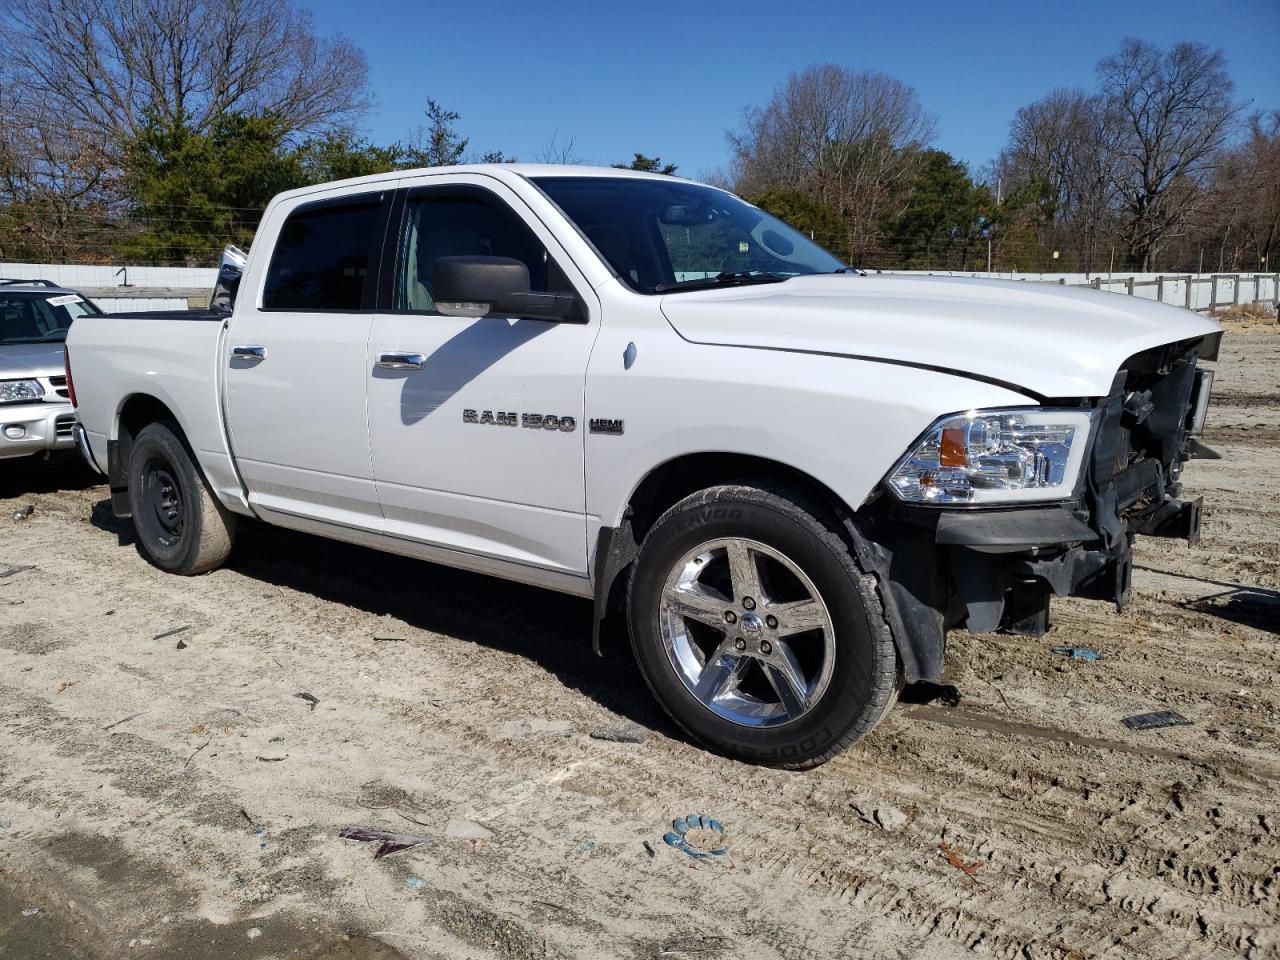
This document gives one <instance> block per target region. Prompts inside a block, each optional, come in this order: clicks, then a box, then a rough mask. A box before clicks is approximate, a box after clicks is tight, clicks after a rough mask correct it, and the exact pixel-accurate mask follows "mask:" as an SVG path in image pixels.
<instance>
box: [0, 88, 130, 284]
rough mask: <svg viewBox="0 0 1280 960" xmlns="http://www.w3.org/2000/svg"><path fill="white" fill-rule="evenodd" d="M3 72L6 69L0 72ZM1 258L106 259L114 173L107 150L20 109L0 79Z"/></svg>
mask: <svg viewBox="0 0 1280 960" xmlns="http://www.w3.org/2000/svg"><path fill="white" fill-rule="evenodd" d="M0 69H2V68H0ZM0 116H3V117H4V118H5V122H4V123H3V124H0V259H5V260H9V259H65V258H67V257H68V256H69V255H70V254H71V253H72V252H73V251H76V252H81V253H84V252H87V254H88V255H89V256H97V255H102V256H104V257H105V255H106V247H107V241H108V239H109V235H110V234H111V233H112V232H113V228H114V227H116V226H118V225H115V224H110V223H108V221H107V216H108V213H109V211H110V205H111V197H112V195H113V194H112V187H113V186H114V181H115V172H114V170H113V168H112V167H111V165H110V163H109V161H108V159H107V157H106V154H105V152H104V151H103V149H102V146H101V143H100V142H99V141H98V139H97V138H95V137H94V136H92V135H91V134H89V133H87V132H86V131H84V130H82V129H78V128H75V127H68V126H66V125H64V124H61V123H59V122H57V117H54V116H51V115H50V112H49V109H48V107H47V106H45V105H43V104H41V103H39V102H36V103H26V104H20V102H19V98H18V94H17V92H16V90H15V89H14V87H13V86H12V85H11V84H10V83H9V82H8V80H7V78H6V77H4V76H3V75H0Z"/></svg>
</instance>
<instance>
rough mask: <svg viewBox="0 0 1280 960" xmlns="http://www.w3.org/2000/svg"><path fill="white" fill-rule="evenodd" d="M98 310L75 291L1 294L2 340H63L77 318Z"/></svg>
mask: <svg viewBox="0 0 1280 960" xmlns="http://www.w3.org/2000/svg"><path fill="white" fill-rule="evenodd" d="M97 312H98V311H97V310H95V309H94V307H93V305H92V304H91V303H89V302H87V301H86V300H84V299H83V298H81V297H78V296H75V295H74V294H61V295H56V296H51V297H44V296H33V295H31V294H26V295H23V294H0V343H61V342H62V341H64V340H66V339H67V331H68V330H70V329H71V322H72V321H73V320H75V319H76V318H77V317H83V316H85V315H87V314H91V313H97Z"/></svg>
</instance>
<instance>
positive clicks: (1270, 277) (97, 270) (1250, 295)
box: [0, 263, 1280, 311]
mask: <svg viewBox="0 0 1280 960" xmlns="http://www.w3.org/2000/svg"><path fill="white" fill-rule="evenodd" d="M884 272H885V273H896V274H919V275H927V276H948V277H990V278H993V279H1000V280H1027V281H1030V282H1035V283H1061V284H1065V285H1067V286H1072V287H1094V288H1096V289H1098V290H1109V291H1111V292H1113V293H1126V294H1129V295H1130V296H1134V297H1144V298H1146V299H1148V300H1158V301H1160V302H1161V303H1171V304H1176V305H1177V306H1181V307H1186V308H1188V309H1189V310H1201V311H1203V310H1213V309H1221V308H1225V307H1230V306H1234V305H1236V304H1247V303H1255V302H1259V301H1262V302H1266V303H1270V304H1273V305H1275V304H1277V302H1280V274H1276V273H1200V274H1186V273H1178V274H1159V273H1134V274H1124V275H1116V274H1111V275H1101V274H1099V275H1094V276H1090V275H1088V274H1084V273H964V272H960V271H945V270H886V271H884ZM217 275H218V271H217V269H215V268H214V267H133V266H128V265H123V266H86V265H81V264H47V263H0V277H13V278H20V279H37V278H39V279H42V280H52V281H53V282H54V283H57V284H60V285H62V286H64V287H70V288H71V289H73V290H92V291H94V293H93V296H94V299H96V300H101V301H106V302H104V303H102V307H103V309H104V310H110V311H124V310H180V309H183V308H184V307H185V306H186V305H187V302H186V300H185V299H183V298H181V297H174V296H172V295H169V296H165V291H176V290H187V291H190V290H212V289H213V284H214V281H215V280H216V279H217ZM703 276H710V274H702V273H682V274H680V275H679V278H680V279H693V278H699V277H703ZM108 291H110V292H108Z"/></svg>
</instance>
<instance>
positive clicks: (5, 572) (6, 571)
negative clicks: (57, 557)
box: [0, 563, 35, 580]
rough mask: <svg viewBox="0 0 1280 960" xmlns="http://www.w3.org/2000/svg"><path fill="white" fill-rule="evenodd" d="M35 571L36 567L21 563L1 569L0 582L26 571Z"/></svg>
mask: <svg viewBox="0 0 1280 960" xmlns="http://www.w3.org/2000/svg"><path fill="white" fill-rule="evenodd" d="M34 569H35V567H33V566H31V565H30V564H21V563H19V564H15V565H12V566H5V567H0V580H3V579H4V578H5V577H12V576H14V575H15V574H19V573H22V572H23V571H24V570H34Z"/></svg>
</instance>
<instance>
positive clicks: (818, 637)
mask: <svg viewBox="0 0 1280 960" xmlns="http://www.w3.org/2000/svg"><path fill="white" fill-rule="evenodd" d="M220 283H221V286H222V288H223V290H222V292H223V294H224V296H225V294H227V293H228V291H231V288H235V287H236V286H237V284H238V289H236V290H234V291H231V292H234V293H235V297H234V305H233V307H232V308H231V309H230V311H229V312H227V311H225V310H222V311H220V310H210V311H208V312H207V313H203V314H201V313H193V314H189V315H185V316H165V317H148V316H147V315H135V316H132V317H85V318H82V319H81V321H80V322H79V323H77V324H76V325H75V326H74V327H73V328H72V330H71V335H70V337H69V339H68V355H69V356H68V364H69V370H74V373H75V377H74V380H72V379H70V378H69V381H68V382H69V385H70V386H71V387H72V388H73V390H74V396H75V399H76V404H77V413H78V416H79V421H80V425H79V428H78V436H79V441H80V444H81V449H82V452H84V454H85V455H86V456H87V457H88V458H89V459H90V461H91V462H92V463H94V464H95V465H96V466H97V467H98V468H99V469H100V470H102V471H103V472H104V473H105V474H106V475H107V477H108V478H109V483H110V487H111V493H112V502H113V504H114V507H115V510H116V512H117V513H118V514H120V515H121V516H132V517H133V522H134V524H135V526H136V527H137V533H138V538H139V542H140V545H141V549H142V550H143V552H144V553H145V554H146V556H147V557H148V558H149V559H150V560H151V561H152V562H153V563H155V564H156V565H157V566H159V567H161V568H163V569H165V570H169V571H172V572H174V573H182V574H193V573H200V572H202V571H206V570H210V569H212V568H213V567H216V566H217V565H218V564H220V563H221V562H222V561H223V560H224V558H226V556H227V553H228V551H229V550H230V549H231V544H232V537H233V534H234V530H235V522H236V519H237V517H238V516H246V517H256V518H258V519H260V520H263V521H266V522H268V523H273V524H279V525H281V526H285V527H292V528H295V529H298V530H304V531H310V532H312V533H317V534H320V535H322V536H326V537H334V538H338V539H342V540H349V541H353V542H355V543H360V544H365V545H367V546H370V547H374V548H377V549H380V550H388V551H392V552H395V553H402V554H406V555H409V556H414V557H420V558H423V559H426V560H431V561H435V562H437V563H443V564H448V565H451V566H457V567H465V568H467V569H471V570H476V571H480V572H483V573H487V574H491V575H493V576H495V577H500V578H505V579H508V580H518V581H522V582H525V583H531V584H537V585H540V586H543V587H547V588H550V589H553V590H560V591H564V592H567V593H572V594H576V595H579V596H582V597H587V598H592V599H594V602H595V610H596V618H597V623H598V622H599V619H600V618H602V617H604V616H605V615H606V614H608V613H609V612H610V611H612V610H615V609H618V610H625V612H626V616H627V618H628V623H629V628H630V635H631V642H632V645H633V647H634V651H635V657H636V660H637V661H638V663H639V665H640V668H641V670H642V671H643V674H644V676H645V678H646V679H647V681H648V683H649V685H650V687H651V688H652V690H653V694H654V696H655V697H657V699H658V700H659V701H660V702H661V704H662V706H663V707H664V708H666V710H667V711H668V712H669V713H670V714H671V716H672V717H673V718H674V719H675V720H676V721H677V722H678V723H679V724H680V725H681V726H683V727H684V728H685V729H686V730H687V731H689V732H690V733H691V734H693V735H694V736H695V737H697V738H699V739H700V740H702V741H703V742H705V743H707V744H709V745H711V746H712V747H714V748H716V749H718V750H722V751H724V752H726V753H728V754H731V755H734V756H737V757H740V758H743V759H746V760H752V761H757V762H763V763H771V764H778V765H782V766H789V767H805V766H811V765H814V764H817V763H820V762H821V761H823V760H825V759H827V758H829V757H831V756H833V755H834V754H836V753H837V752H839V751H840V750H841V749H843V748H844V747H846V746H848V745H849V744H850V743H853V742H854V741H855V740H857V739H858V738H859V737H861V736H863V735H864V734H866V733H867V732H868V731H869V730H871V728H872V727H873V726H875V724H876V722H877V721H878V720H879V719H880V718H881V717H882V716H883V715H884V714H885V712H886V711H887V710H888V709H889V708H890V707H891V705H892V704H893V703H894V701H895V699H896V697H897V694H898V691H899V689H900V687H901V685H902V684H903V683H904V682H911V681H916V680H920V679H929V680H938V679H939V678H940V674H941V671H942V663H943V649H944V646H945V642H946V635H947V631H948V630H949V629H952V628H967V629H969V630H971V631H990V630H1006V631H1012V632H1016V633H1024V634H1030V635H1032V636H1036V635H1039V634H1042V633H1043V632H1044V631H1045V629H1046V628H1047V626H1048V619H1049V599H1050V597H1052V596H1068V595H1074V596H1084V597H1092V598H1095V599H1098V600H1105V601H1109V602H1112V603H1115V604H1117V605H1123V604H1124V602H1125V600H1126V598H1127V596H1128V593H1129V584H1130V572H1131V569H1132V567H1131V561H1130V548H1131V545H1132V543H1133V540H1134V537H1135V536H1136V535H1138V534H1146V535H1150V536H1171V537H1182V538H1186V539H1189V540H1194V539H1195V537H1196V535H1197V532H1198V525H1199V502H1198V501H1194V502H1188V501H1185V500H1182V499H1179V497H1180V491H1181V473H1182V469H1183V465H1184V462H1185V461H1186V460H1188V459H1189V458H1190V457H1191V456H1192V455H1193V454H1194V453H1195V452H1196V450H1197V444H1196V441H1195V440H1194V439H1193V438H1194V436H1195V435H1196V433H1197V432H1198V431H1199V429H1200V427H1201V424H1202V423H1203V421H1204V415H1205V410H1206V407H1207V404H1208V401H1209V390H1210V385H1211V375H1210V373H1209V372H1208V371H1203V370H1200V369H1198V368H1197V361H1198V359H1201V358H1212V357H1213V356H1214V355H1215V353H1216V350H1217V341H1218V338H1219V336H1220V330H1219V328H1218V327H1217V326H1216V325H1215V324H1214V323H1212V322H1210V321H1208V320H1205V319H1203V318H1201V317H1199V316H1197V315H1195V314H1193V313H1191V312H1189V311H1187V310H1183V309H1181V308H1175V307H1170V306H1162V305H1159V304H1156V303H1151V302H1144V301H1142V300H1139V299H1135V298H1133V297H1124V296H1120V295H1116V294H1107V293H1100V292H1097V291H1093V290H1075V289H1065V288H1061V287H1049V286H1040V285H1036V284H1031V283H1019V282H1003V281H983V280H958V279H949V278H922V277H890V276H867V275H863V274H861V273H859V272H858V271H855V270H852V269H850V268H848V267H847V266H845V265H844V264H842V263H841V262H840V261H839V260H837V259H836V258H835V257H833V256H831V255H830V254H828V253H827V252H826V251H824V250H822V249H821V248H820V247H818V246H816V245H815V244H814V243H812V242H811V241H810V240H808V239H807V238H806V237H804V236H802V235H801V234H799V233H797V232H796V231H794V230H792V229H790V228H789V227H787V226H786V225H784V224H783V223H781V222H779V221H778V220H776V219H774V218H773V217H771V216H769V215H768V214H766V213H764V212H763V211H761V210H759V209H757V208H755V207H753V206H751V205H749V204H747V203H744V202H743V201H741V200H739V199H737V198H735V197H734V196H732V195H730V194H728V193H725V192H724V191H721V190H717V189H713V188H711V187H706V186H701V185H699V184H696V183H690V182H687V181H683V180H678V179H674V178H671V177H661V176H653V175H642V174H632V173H625V172H620V171H617V170H598V169H589V168H575V167H553V166H544V167H539V166H522V165H504V166H476V167H452V168H446V169H433V170H420V171H410V172H399V173H391V174H386V175H381V176H375V177H367V178H364V179H360V180H351V181H346V182H342V183H335V184H327V185H323V186H317V187H309V188H306V189H303V190H297V191H293V192H290V193H286V194H282V195H281V196H279V197H277V198H276V199H275V200H274V201H273V202H272V203H271V205H270V207H269V208H268V209H267V211H266V214H265V216H264V218H263V220H262V224H261V227H260V229H259V231H258V235H257V238H256V240H255V241H254V244H253V248H252V250H251V251H250V254H249V257H248V261H247V263H246V264H245V266H244V270H243V275H242V276H241V275H238V271H236V270H235V269H234V268H228V269H224V271H223V274H222V276H221V280H220ZM495 587H496V583H495Z"/></svg>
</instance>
